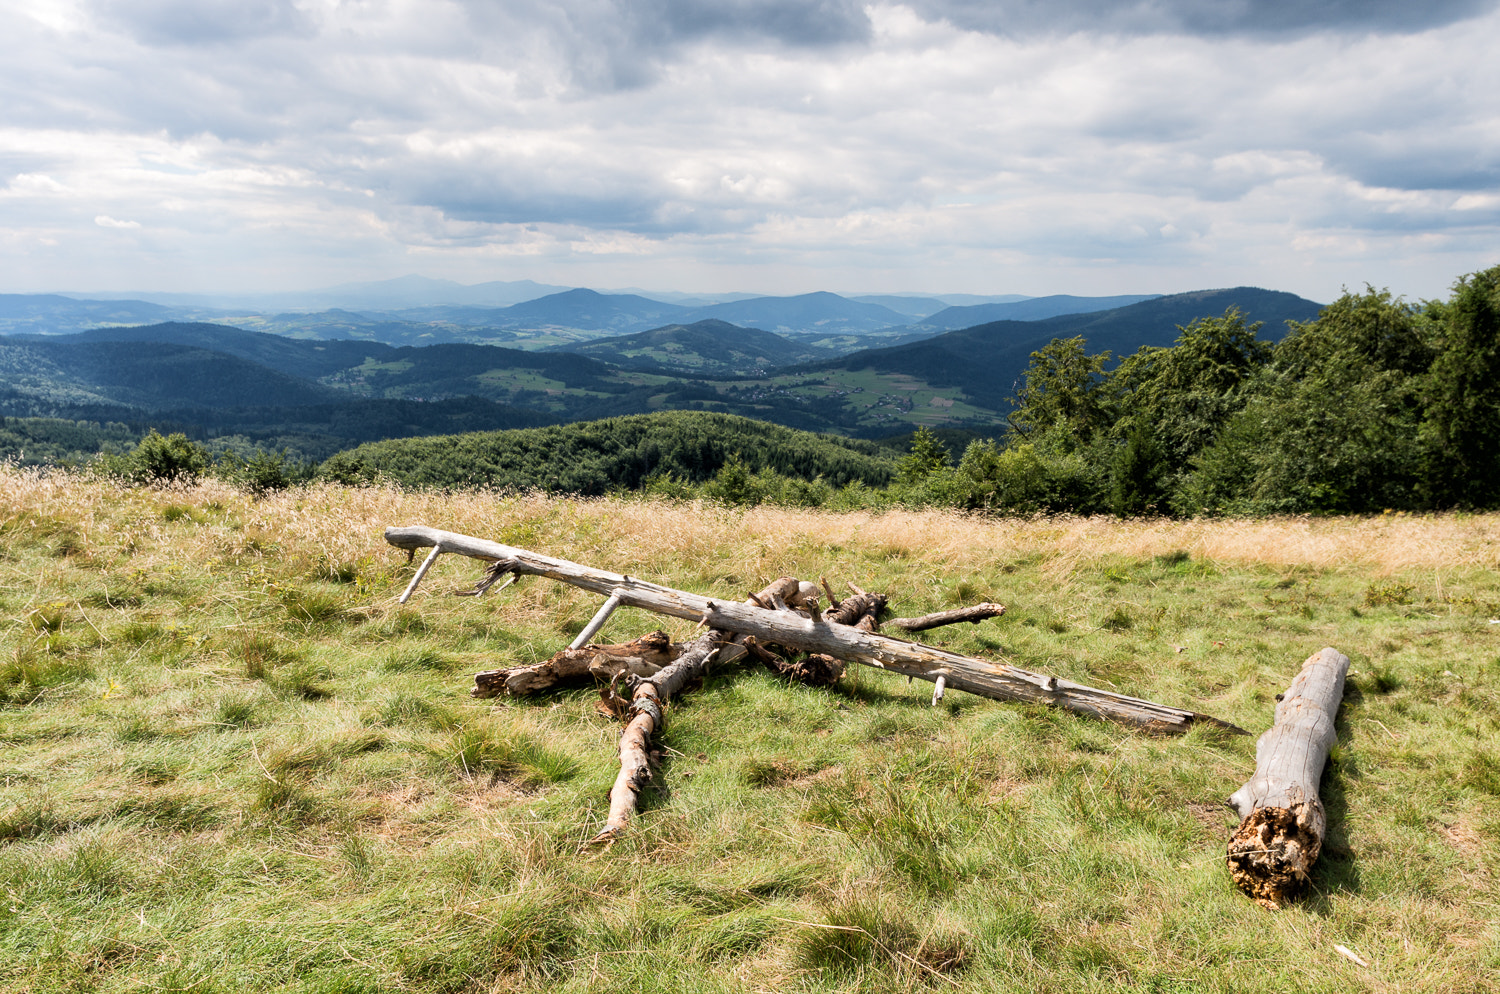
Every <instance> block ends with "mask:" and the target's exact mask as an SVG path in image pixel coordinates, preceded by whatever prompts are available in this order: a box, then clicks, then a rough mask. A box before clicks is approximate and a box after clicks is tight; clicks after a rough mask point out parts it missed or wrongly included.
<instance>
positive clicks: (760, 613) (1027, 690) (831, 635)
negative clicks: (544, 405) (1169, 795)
mask: <svg viewBox="0 0 1500 994" xmlns="http://www.w3.org/2000/svg"><path fill="white" fill-rule="evenodd" d="M385 537H386V541H387V542H389V543H390V544H391V545H393V546H395V547H397V548H400V549H419V548H427V547H439V548H441V549H442V550H443V551H444V552H456V553H459V554H460V555H466V556H472V557H474V558H476V559H483V560H486V561H489V562H491V563H494V564H495V565H494V566H492V567H491V570H490V571H491V573H495V572H509V573H517V574H526V575H530V576H544V577H547V578H549V579H552V580H558V581H560V582H562V583H567V584H571V585H572V586H575V587H581V588H582V589H584V590H591V591H593V592H595V593H598V594H601V595H603V596H605V597H613V596H618V598H619V602H620V603H621V604H625V605H629V606H633V607H642V608H645V609H647V610H649V611H654V612H656V613H657V614H664V615H667V616H669V617H674V618H686V619H688V620H691V621H697V622H700V623H702V624H704V625H707V626H708V627H710V628H715V629H719V630H722V631H725V632H733V633H735V634H743V635H753V636H755V637H756V639H758V640H759V641H761V642H764V643H767V644H774V645H782V646H786V647H787V648H788V649H796V650H798V651H801V652H808V653H823V654H825V655H829V656H834V657H836V658H839V659H843V660H846V661H849V662H856V663H862V664H864V665H866V666H874V667H876V668H879V669H883V670H888V671H890V672H892V673H900V674H902V675H903V676H911V677H916V678H918V679H922V680H930V681H933V682H936V681H937V679H938V678H939V677H942V678H943V680H944V684H945V686H946V687H947V688H948V689H953V690H964V691H968V692H969V693H971V694H977V695H979V696H981V697H989V698H993V699H995V700H1007V701H1029V702H1033V703H1037V704H1048V705H1052V706H1054V707H1061V708H1065V709H1067V710H1070V711H1076V712H1079V713H1081V714H1088V715H1093V716H1095V717H1099V718H1113V719H1116V720H1120V721H1125V722H1129V723H1131V724H1134V725H1137V726H1140V727H1143V728H1146V729H1149V730H1152V731H1159V732H1183V731H1186V730H1187V729H1188V728H1189V727H1191V726H1192V725H1193V724H1194V723H1207V724H1212V725H1217V726H1220V727H1223V728H1228V729H1230V730H1232V731H1236V732H1241V733H1244V730H1243V729H1240V728H1236V727H1235V726H1234V725H1230V724H1229V723H1227V722H1224V721H1220V720H1219V719H1217V718H1213V717H1210V716H1208V715H1204V714H1198V713H1196V712H1193V711H1185V710H1182V709H1180V708H1173V707H1168V706H1167V705H1164V704H1157V703H1154V702H1152V701H1146V700H1141V699H1140V698H1136V697H1127V696H1126V695H1124V694H1115V693H1111V692H1110V691H1107V690H1099V689H1097V688H1094V687H1086V686H1083V685H1082V684H1077V683H1073V682H1072V681H1070V680H1063V679H1060V678H1058V677H1055V676H1049V675H1047V674H1045V673H1036V672H1032V671H1031V670H1023V669H1021V668H1019V667H1016V666H1009V665H1007V664H1004V663H996V662H992V661H990V660H987V659H979V658H976V657H973V656H965V655H962V654H960V653H957V652H950V651H948V650H946V649H939V648H936V647H934V646H928V645H922V644H921V643H919V642H907V641H904V640H902V639H895V638H890V637H888V636H884V635H878V634H875V633H874V632H869V631H862V630H860V629H858V628H851V627H849V626H847V625H842V624H838V623H836V622H828V621H825V620H823V619H822V618H821V617H820V618H818V619H817V620H814V619H813V618H805V617H802V616H800V615H798V614H796V613H794V612H791V611H766V610H763V609H761V608H759V607H755V606H753V605H747V604H735V603H732V602H729V601H716V600H713V599H710V598H708V597H704V596H702V595H701V594H693V593H688V592H686V591H682V590H673V589H672V588H670V587H663V586H660V585H658V584H655V583H648V582H647V581H645V580H641V579H639V578H637V577H632V576H625V575H622V574H619V573H610V572H607V571H605V570H599V569H593V568H591V567H588V566H581V565H579V564H578V563H572V562H568V561H567V560H565V559H554V558H552V557H550V556H543V555H540V554H538V553H535V552H529V551H527V550H525V549H517V548H514V547H512V546H508V545H501V544H500V543H498V542H489V541H486V540H484V539H477V538H471V537H469V536H467V535H459V534H456V533H454V532H445V531H440V530H438V529H436V528H427V527H424V526H420V525H418V526H413V527H407V528H387V529H386V532H385ZM856 593H861V591H857V590H856Z"/></svg>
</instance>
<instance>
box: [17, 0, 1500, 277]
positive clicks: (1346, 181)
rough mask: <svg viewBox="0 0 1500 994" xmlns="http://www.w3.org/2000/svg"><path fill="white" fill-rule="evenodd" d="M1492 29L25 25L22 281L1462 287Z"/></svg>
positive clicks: (355, 6) (721, 3)
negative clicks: (420, 278)
mask: <svg viewBox="0 0 1500 994" xmlns="http://www.w3.org/2000/svg"><path fill="white" fill-rule="evenodd" d="M1496 8H1497V3H1496V0H1427V2H1426V3H1417V2H1413V0H1145V2H1139V3H1130V2H1123V3H1116V2H1108V0H912V2H909V3H902V4H891V3H870V4H861V3H858V2H846V0H556V2H542V0H0V291H9V292H19V291H39V290H55V289H65V290H69V289H70V290H130V289H135V290H162V291H165V290H177V291H215V290H272V289H300V288H310V287H315V286H323V285H328V284H333V283H338V282H343V281H349V280H369V279H382V278H387V277H392V276H399V275H403V274H406V273H422V274H424V275H428V276H434V277H444V278H448V279H454V280H459V281H461V282H465V283H473V282H479V281H482V280H492V279H499V280H512V279H535V280H539V281H545V282H552V283H562V284H567V285H586V286H595V287H620V286H632V285H633V286H643V287H648V288H653V289H669V288H670V289H680V290H689V291H698V292H715V291H719V292H723V291H731V290H744V291H755V292H764V293H798V292H804V291H808V290H814V289H833V290H839V291H844V292H856V291H857V292H886V291H925V292H945V291H946V292H960V291H963V292H973V293H1025V294H1033V295H1035V294H1047V293H1080V294H1106V293H1126V292H1167V293H1170V292H1175V291H1181V290H1189V289H1197V288H1203V287H1217V286H1232V285H1238V284H1255V285H1260V286H1266V287H1272V288H1277V289H1285V290H1291V291H1294V292H1297V293H1301V294H1304V295H1306V296H1310V297H1313V298H1314V299H1319V300H1328V299H1331V298H1332V297H1333V296H1335V295H1337V293H1338V292H1339V289H1340V287H1341V286H1345V285H1347V286H1350V287H1353V288H1359V287H1362V286H1363V284H1365V283H1367V282H1368V283H1372V284H1375V285H1376V286H1388V287H1390V289H1391V290H1393V291H1395V292H1397V293H1401V294H1404V295H1406V296H1408V297H1423V296H1435V295H1439V294H1442V293H1444V292H1445V291H1446V289H1447V288H1448V286H1449V285H1450V284H1451V283H1452V281H1453V279H1454V278H1455V277H1456V276H1458V275H1460V274H1462V273H1465V272H1471V271H1474V270H1477V269H1481V268H1485V267H1488V266H1491V265H1494V264H1496V263H1497V262H1500V59H1497V58H1495V52H1496V51H1497V50H1500V12H1497V9H1496Z"/></svg>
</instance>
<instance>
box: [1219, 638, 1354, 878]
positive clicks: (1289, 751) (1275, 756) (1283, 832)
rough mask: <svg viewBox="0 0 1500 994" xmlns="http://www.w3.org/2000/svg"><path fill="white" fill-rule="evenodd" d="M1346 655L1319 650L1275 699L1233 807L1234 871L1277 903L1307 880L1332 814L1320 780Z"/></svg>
mask: <svg viewBox="0 0 1500 994" xmlns="http://www.w3.org/2000/svg"><path fill="white" fill-rule="evenodd" d="M1348 672H1349V657H1348V656H1345V655H1344V654H1343V653H1341V652H1339V651H1338V650H1337V649H1331V648H1330V649H1322V650H1320V651H1318V652H1316V653H1314V654H1313V655H1312V656H1310V657H1308V659H1307V661H1306V662H1305V663H1303V664H1302V671H1301V672H1300V673H1298V674H1297V677H1296V679H1294V680H1293V681H1292V685H1291V686H1290V687H1288V688H1287V690H1286V692H1285V693H1284V694H1281V695H1279V696H1278V697H1277V700H1278V701H1280V703H1279V704H1277V705H1276V721H1275V723H1274V724H1272V726H1271V728H1270V730H1269V731H1267V732H1266V733H1265V734H1264V735H1262V736H1261V737H1260V739H1259V741H1257V742H1256V744H1255V776H1253V777H1251V778H1250V780H1249V781H1248V782H1247V783H1246V784H1245V785H1244V786H1242V787H1241V788H1240V789H1239V790H1237V791H1235V792H1234V794H1233V795H1231V796H1230V798H1229V806H1230V807H1232V808H1234V809H1235V811H1236V812H1238V813H1239V816H1240V827H1239V828H1238V829H1237V830H1236V831H1235V833H1234V836H1233V837H1232V838H1231V839H1230V841H1229V855H1228V863H1229V874H1230V876H1231V877H1233V878H1234V882H1235V883H1236V884H1237V885H1239V888H1240V889H1241V890H1243V891H1244V892H1245V893H1246V894H1249V895H1250V896H1251V897H1253V898H1254V899H1255V900H1256V901H1257V902H1258V903H1260V904H1264V905H1266V906H1267V907H1271V908H1276V907H1280V906H1281V905H1282V904H1283V903H1284V902H1286V901H1287V900H1288V899H1289V898H1291V897H1295V896H1296V894H1297V893H1298V892H1299V891H1300V890H1302V888H1303V887H1305V886H1306V885H1307V882H1308V879H1309V877H1310V874H1311V871H1312V866H1313V863H1314V862H1316V861H1317V858H1318V854H1319V853H1320V852H1321V851H1322V849H1323V833H1324V831H1325V830H1326V828H1327V822H1328V818H1327V815H1326V814H1325V813H1324V811H1323V802H1322V800H1321V799H1320V798H1319V797H1318V781H1319V780H1320V779H1321V778H1322V776H1323V766H1324V765H1325V764H1326V763H1327V761H1328V751H1329V749H1331V748H1332V747H1333V744H1334V741H1335V733H1334V717H1335V716H1336V715H1337V714H1338V710H1339V703H1340V702H1341V701H1342V700H1343V697H1344V677H1345V675H1346V674H1347V673H1348Z"/></svg>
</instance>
